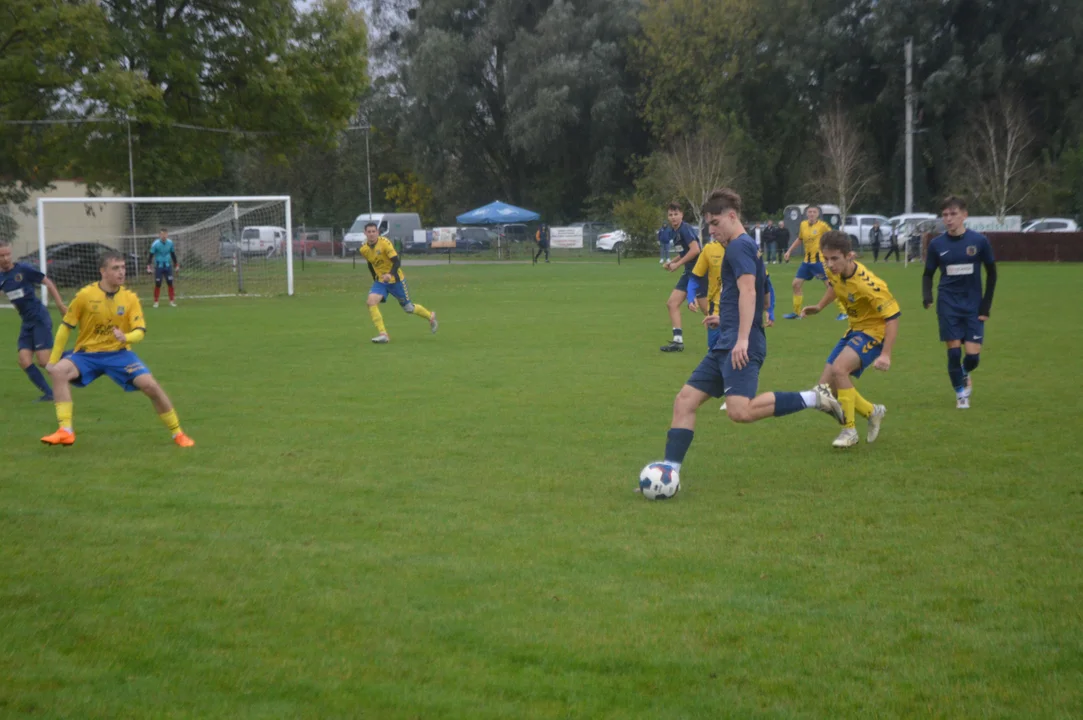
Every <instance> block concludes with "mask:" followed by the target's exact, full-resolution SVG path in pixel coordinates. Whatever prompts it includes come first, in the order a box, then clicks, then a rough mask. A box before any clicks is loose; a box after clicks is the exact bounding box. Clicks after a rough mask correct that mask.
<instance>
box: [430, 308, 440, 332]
mask: <svg viewBox="0 0 1083 720" xmlns="http://www.w3.org/2000/svg"><path fill="white" fill-rule="evenodd" d="M438 327H440V323H438V322H436V312H435V311H432V312H430V313H429V330H431V331H432V334H433V335H435V334H436V328H438Z"/></svg>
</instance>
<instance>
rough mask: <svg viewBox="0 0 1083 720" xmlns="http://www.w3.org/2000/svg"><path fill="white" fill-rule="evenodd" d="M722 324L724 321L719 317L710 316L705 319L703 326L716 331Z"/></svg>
mask: <svg viewBox="0 0 1083 720" xmlns="http://www.w3.org/2000/svg"><path fill="white" fill-rule="evenodd" d="M721 324H722V319H721V318H720V317H718V316H717V315H708V316H707V317H705V318H703V325H704V326H705V327H709V328H711V329H712V330H714V329H715V328H716V327H718V326H719V325H721Z"/></svg>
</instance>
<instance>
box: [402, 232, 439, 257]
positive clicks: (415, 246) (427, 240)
mask: <svg viewBox="0 0 1083 720" xmlns="http://www.w3.org/2000/svg"><path fill="white" fill-rule="evenodd" d="M431 245H432V230H415V231H413V232H412V233H410V236H409V237H408V238H406V239H405V240H403V241H402V251H403V252H404V253H414V254H424V253H427V252H429V250H430V246H431Z"/></svg>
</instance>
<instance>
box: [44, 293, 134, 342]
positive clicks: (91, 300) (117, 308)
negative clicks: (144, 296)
mask: <svg viewBox="0 0 1083 720" xmlns="http://www.w3.org/2000/svg"><path fill="white" fill-rule="evenodd" d="M63 322H64V324H65V325H67V326H68V327H70V328H72V329H73V330H74V329H75V328H79V335H78V337H76V339H75V352H80V353H81V352H91V353H98V352H115V351H117V350H130V349H131V347H132V346H131V345H130V344H128V343H125V342H121V341H120V340H117V338H116V336H115V335H114V334H113V328H120V330H121V332H123V333H125V334H127V333H130V332H133V331H135V330H146V329H147V323H146V320H145V319H144V318H143V306H142V305H141V304H140V303H139V296H138V295H136V294H135V293H134V292H132V291H131V290H129V289H128V288H126V287H123V286H121V287H120V288H119V289H118V290H117V291H116V292H115V293H107V292H105V290H102V288H101V286H100V285H99V284H98V283H94V284H93V285H87V286H86V287H84V288H83V289H82V290H80V291H79V292H78V294H76V296H75V299H74V300H72V301H71V304H70V305H68V313H67V314H66V315H65V316H64V320H63Z"/></svg>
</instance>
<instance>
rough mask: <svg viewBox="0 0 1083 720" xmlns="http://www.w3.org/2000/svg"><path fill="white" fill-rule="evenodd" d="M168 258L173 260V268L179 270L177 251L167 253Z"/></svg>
mask: <svg viewBox="0 0 1083 720" xmlns="http://www.w3.org/2000/svg"><path fill="white" fill-rule="evenodd" d="M169 257H171V258H173V267H175V268H176V269H178V270H180V262H179V261H178V260H177V251H176V250H170V251H169Z"/></svg>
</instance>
